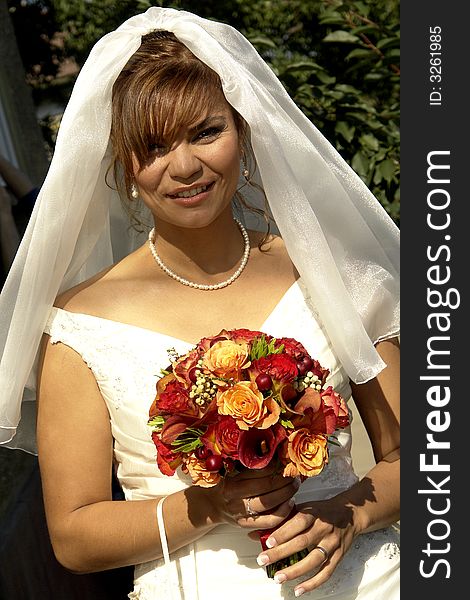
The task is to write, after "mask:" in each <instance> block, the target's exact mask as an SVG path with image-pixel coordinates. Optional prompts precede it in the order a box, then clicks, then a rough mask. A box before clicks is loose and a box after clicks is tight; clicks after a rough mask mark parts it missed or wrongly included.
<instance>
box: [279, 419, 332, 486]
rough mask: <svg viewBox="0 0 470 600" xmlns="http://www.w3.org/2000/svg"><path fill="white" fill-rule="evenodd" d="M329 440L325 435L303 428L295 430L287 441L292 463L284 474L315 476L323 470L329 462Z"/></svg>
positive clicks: (290, 475)
mask: <svg viewBox="0 0 470 600" xmlns="http://www.w3.org/2000/svg"><path fill="white" fill-rule="evenodd" d="M327 443H328V440H327V438H326V436H325V435H322V434H316V433H311V432H310V431H309V430H308V429H306V428H304V427H303V428H302V429H298V430H297V431H294V433H291V435H290V436H289V439H288V442H287V454H288V457H289V459H290V460H291V461H292V464H288V465H287V466H286V468H285V469H284V475H285V476H289V477H295V476H297V475H299V474H300V475H305V476H306V477H313V476H314V475H318V474H319V473H321V471H322V470H323V467H324V466H325V465H326V464H327V462H328V448H327Z"/></svg>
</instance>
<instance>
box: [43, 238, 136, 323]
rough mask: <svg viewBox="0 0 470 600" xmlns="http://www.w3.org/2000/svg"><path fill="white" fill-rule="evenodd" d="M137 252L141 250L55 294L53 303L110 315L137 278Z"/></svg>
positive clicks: (62, 306)
mask: <svg viewBox="0 0 470 600" xmlns="http://www.w3.org/2000/svg"><path fill="white" fill-rule="evenodd" d="M139 254H140V249H139V250H136V251H135V252H133V253H132V254H130V255H129V256H127V257H125V258H124V259H123V260H121V261H120V262H118V263H116V264H115V265H112V266H110V267H107V268H106V269H104V270H103V271H100V272H99V273H97V274H96V275H94V276H93V277H91V278H90V279H87V280H86V281H83V282H82V283H79V284H78V285H76V286H74V287H72V288H70V289H69V290H67V291H65V292H63V293H62V294H60V295H59V296H57V298H56V300H55V302H54V306H57V307H58V308H63V309H65V310H69V311H71V312H82V313H87V314H92V315H98V316H104V317H106V316H111V315H112V314H113V312H114V310H115V309H116V307H117V306H118V305H119V304H120V303H121V299H122V298H123V297H124V296H127V295H128V292H129V289H132V283H133V281H135V279H136V278H138V277H139V272H140V271H139V267H138V265H139Z"/></svg>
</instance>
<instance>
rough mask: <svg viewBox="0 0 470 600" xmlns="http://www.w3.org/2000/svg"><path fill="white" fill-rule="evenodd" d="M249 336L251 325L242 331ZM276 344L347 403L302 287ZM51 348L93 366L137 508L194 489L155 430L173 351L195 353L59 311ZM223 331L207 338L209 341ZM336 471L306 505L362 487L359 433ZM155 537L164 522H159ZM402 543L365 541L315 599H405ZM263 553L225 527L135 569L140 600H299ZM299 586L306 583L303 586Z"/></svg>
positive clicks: (386, 536)
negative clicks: (288, 344) (291, 342)
mask: <svg viewBox="0 0 470 600" xmlns="http://www.w3.org/2000/svg"><path fill="white" fill-rule="evenodd" d="M239 326H240V327H243V326H244V325H243V322H240V324H239ZM259 329H260V330H261V331H264V332H266V333H269V334H270V335H273V336H275V337H292V338H296V339H297V340H298V341H300V342H301V343H302V344H303V345H304V346H305V347H306V348H307V350H308V351H309V352H310V354H311V356H312V357H314V358H316V359H318V360H319V361H320V363H321V364H322V365H323V366H324V367H325V368H328V369H329V370H330V376H329V379H328V383H329V384H331V385H333V386H334V387H335V389H336V390H337V391H339V392H340V393H341V394H342V395H343V397H344V398H345V399H348V398H350V396H351V388H350V386H349V380H348V377H347V375H346V374H345V372H344V370H343V369H342V368H341V366H340V365H339V364H338V361H337V359H336V357H335V354H334V352H333V351H332V348H331V347H330V345H329V342H328V340H327V338H326V337H325V334H324V332H323V330H322V328H321V327H320V326H319V324H318V322H317V320H316V317H315V313H314V311H313V309H312V307H311V305H310V301H309V299H308V298H307V296H306V289H305V287H304V286H303V284H302V283H301V282H300V281H298V282H296V283H295V284H293V285H292V286H291V287H290V288H289V289H288V291H287V292H286V293H285V295H284V296H283V297H282V299H281V300H280V302H279V303H278V304H277V306H276V307H275V309H274V310H273V311H272V313H271V314H270V315H269V317H268V318H267V319H266V321H265V322H264V323H263V325H262V326H261V327H260V328H259ZM45 331H46V333H48V334H49V335H50V336H51V342H52V343H57V342H62V343H64V344H66V345H68V346H70V347H71V348H73V349H74V350H75V351H76V352H78V353H79V354H80V355H81V357H82V358H83V360H84V361H85V362H86V363H87V365H88V366H89V367H90V369H91V370H92V371H93V374H94V376H95V378H96V381H97V383H98V386H99V388H100V390H101V393H102V395H103V398H104V400H105V402H106V405H107V407H108V410H109V416H110V421H111V426H112V433H113V436H114V440H115V442H114V455H115V461H116V464H117V476H118V479H119V481H120V484H121V486H122V488H123V491H124V493H125V497H126V499H127V500H129V501H132V500H141V499H148V498H152V497H156V496H162V495H167V494H171V493H173V492H176V491H178V490H181V489H182V488H185V487H186V486H188V485H190V481H189V480H188V479H187V478H185V476H184V475H182V474H178V473H176V474H175V476H173V477H167V476H164V475H162V474H160V472H159V470H158V468H157V465H156V462H155V446H154V444H153V442H152V440H151V435H150V428H149V427H148V425H147V419H148V411H149V407H150V404H151V403H152V401H153V399H154V397H155V385H156V382H157V379H158V378H159V374H160V369H161V368H165V367H166V366H167V365H168V364H169V359H168V354H167V350H168V349H169V348H171V347H173V348H175V349H176V351H177V352H178V353H181V354H183V353H185V352H186V351H188V350H189V349H190V348H191V347H192V345H191V344H189V343H187V342H184V341H182V340H178V339H175V338H173V337H171V336H167V335H163V334H160V333H158V332H155V331H150V330H147V329H143V328H140V327H136V326H133V325H128V324H124V323H119V322H116V321H111V320H108V319H103V318H100V317H95V316H90V315H85V314H77V313H71V312H67V311H64V310H62V309H58V308H53V309H52V312H51V315H50V317H49V320H48V323H47V325H46V329H45ZM216 333H217V331H213V332H207V334H208V335H211V334H216ZM338 441H339V443H340V445H339V446H332V447H331V453H330V462H329V464H328V465H327V467H326V468H325V469H324V471H323V472H322V473H321V474H320V475H318V476H317V477H313V478H311V479H308V480H307V481H305V482H304V483H303V484H302V486H301V488H300V490H299V491H298V493H297V495H296V499H297V500H298V501H299V502H303V501H305V500H315V499H320V498H327V497H330V496H333V495H335V494H337V493H339V492H341V491H342V490H344V489H346V488H348V487H350V486H351V485H353V484H354V483H355V482H356V481H357V476H356V475H355V473H354V470H353V465H352V461H351V455H350V450H351V435H350V429H349V428H348V429H345V430H342V431H341V432H339V433H338ZM155 527H157V522H156V521H155ZM398 538H399V534H398V529H397V528H396V527H389V528H387V529H382V530H379V531H376V532H373V533H367V534H363V535H360V536H358V537H357V538H356V539H355V541H354V543H353V545H352V547H351V548H350V549H349V551H348V552H347V554H346V555H345V556H344V558H343V560H342V561H341V563H340V564H339V566H338V567H337V568H336V570H335V572H334V574H333V576H332V577H331V578H330V579H329V580H328V581H327V582H326V583H325V584H323V585H322V586H321V587H320V589H318V590H315V591H313V592H310V593H305V594H304V595H303V596H302V597H303V598H306V599H307V598H309V599H321V598H330V599H331V598H332V599H335V600H353V599H360V600H378V599H380V600H397V599H398V598H399V545H398V544H399V540H398ZM260 549H261V547H260V544H259V542H257V541H252V540H250V539H249V538H248V537H247V533H246V531H244V530H242V529H240V528H237V527H232V526H229V525H221V526H219V527H217V528H215V529H214V530H212V532H210V533H208V534H206V535H204V536H203V537H201V538H200V539H199V540H197V541H196V542H194V543H193V544H190V545H188V546H186V547H185V548H183V549H181V550H179V551H178V552H175V553H173V554H172V555H171V562H170V563H169V564H166V565H165V562H164V561H163V559H162V560H155V561H151V562H149V563H144V564H140V565H137V566H136V567H135V585H134V590H133V592H131V593H130V594H129V597H130V598H132V599H136V600H137V599H138V600H167V599H168V600H180V599H181V600H219V599H220V598H223V599H224V600H240V599H243V600H276V599H278V598H279V599H282V598H294V592H293V587H294V586H293V584H292V583H287V584H283V585H282V586H281V585H278V584H276V583H274V581H273V580H272V579H269V578H268V577H267V575H266V573H265V570H264V568H263V567H259V566H258V565H257V563H256V556H257V555H258V554H259V552H260ZM297 583H298V582H297Z"/></svg>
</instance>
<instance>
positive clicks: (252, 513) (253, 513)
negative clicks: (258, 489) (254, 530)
mask: <svg viewBox="0 0 470 600" xmlns="http://www.w3.org/2000/svg"><path fill="white" fill-rule="evenodd" d="M251 500H253V498H248V499H247V501H246V512H247V514H248V515H249V516H250V517H253V519H256V517H259V512H257V511H256V510H253V509H252V508H251V506H250V501H251Z"/></svg>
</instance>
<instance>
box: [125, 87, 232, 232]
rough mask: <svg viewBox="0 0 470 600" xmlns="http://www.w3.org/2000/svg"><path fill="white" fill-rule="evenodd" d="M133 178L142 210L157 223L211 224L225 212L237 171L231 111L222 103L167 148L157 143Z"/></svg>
mask: <svg viewBox="0 0 470 600" xmlns="http://www.w3.org/2000/svg"><path fill="white" fill-rule="evenodd" d="M133 162H134V165H133V166H134V178H135V182H136V184H137V186H138V188H139V192H140V195H141V197H142V199H143V201H144V202H145V204H146V205H147V206H148V207H149V209H150V210H151V211H152V213H153V215H154V217H155V218H156V219H158V220H163V221H166V222H167V223H170V224H172V225H176V226H179V227H190V228H200V227H205V226H207V225H209V224H210V223H212V222H213V221H214V220H215V219H216V218H217V217H218V216H219V215H220V214H221V213H222V212H223V211H224V210H225V209H227V207H228V206H229V204H230V202H231V200H232V198H233V195H234V193H235V191H236V187H237V183H238V176H239V169H240V144H239V136H238V132H237V128H236V125H235V121H234V118H233V114H232V110H231V108H230V106H229V104H228V103H227V102H226V100H225V99H223V98H221V99H220V101H219V102H217V103H216V104H215V106H214V107H213V108H212V109H210V111H208V112H207V113H205V114H201V116H200V118H199V119H197V120H196V121H195V122H194V123H192V124H191V125H189V126H183V127H181V129H180V130H179V132H178V133H177V136H176V139H175V140H174V142H173V143H172V145H171V146H170V147H166V146H164V145H161V142H156V143H155V145H154V146H152V147H151V148H149V159H148V161H147V163H146V164H145V165H144V166H143V168H142V169H141V170H139V165H138V163H137V160H136V159H135V158H134V161H133Z"/></svg>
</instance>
